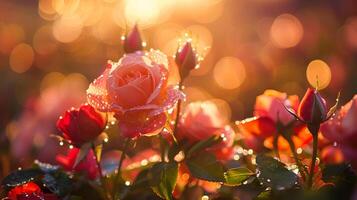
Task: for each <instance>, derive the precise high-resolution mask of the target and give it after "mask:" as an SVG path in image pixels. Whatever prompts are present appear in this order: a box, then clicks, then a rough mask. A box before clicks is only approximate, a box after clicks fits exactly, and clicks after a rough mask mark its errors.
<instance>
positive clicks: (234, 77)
mask: <svg viewBox="0 0 357 200" xmlns="http://www.w3.org/2000/svg"><path fill="white" fill-rule="evenodd" d="M213 77H214V80H215V81H216V83H217V84H218V85H219V86H220V87H222V88H224V89H228V90H231V89H236V88H238V87H239V86H240V85H241V84H242V83H243V81H244V80H245V78H246V71H245V67H244V64H243V63H242V62H241V61H240V60H239V59H238V58H235V57H224V58H221V59H220V60H219V61H218V62H217V63H216V65H215V66H214V69H213Z"/></svg>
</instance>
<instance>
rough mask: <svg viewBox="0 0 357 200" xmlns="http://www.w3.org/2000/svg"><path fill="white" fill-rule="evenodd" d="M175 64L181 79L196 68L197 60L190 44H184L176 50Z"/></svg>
mask: <svg viewBox="0 0 357 200" xmlns="http://www.w3.org/2000/svg"><path fill="white" fill-rule="evenodd" d="M175 62H176V65H177V66H178V67H179V71H180V74H181V76H182V77H186V76H187V75H188V73H189V72H190V71H191V70H192V69H194V68H195V67H196V66H197V63H198V59H197V55H196V53H195V51H194V50H193V48H192V45H191V42H186V43H185V44H184V45H183V46H182V47H181V48H179V49H178V51H177V52H176V56H175Z"/></svg>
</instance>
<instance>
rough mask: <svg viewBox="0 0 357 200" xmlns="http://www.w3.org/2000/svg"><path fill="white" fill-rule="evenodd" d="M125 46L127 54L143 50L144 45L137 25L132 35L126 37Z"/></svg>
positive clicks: (131, 32)
mask: <svg viewBox="0 0 357 200" xmlns="http://www.w3.org/2000/svg"><path fill="white" fill-rule="evenodd" d="M123 46H124V52H125V53H133V52H136V51H140V50H143V44H142V40H141V36H140V32H139V29H138V26H137V25H135V26H134V27H133V29H132V30H131V31H130V33H129V34H127V35H126V37H125V39H124V44H123Z"/></svg>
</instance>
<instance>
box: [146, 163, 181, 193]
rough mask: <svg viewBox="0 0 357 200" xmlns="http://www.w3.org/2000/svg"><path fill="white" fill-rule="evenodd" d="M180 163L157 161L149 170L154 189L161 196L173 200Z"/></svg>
mask: <svg viewBox="0 0 357 200" xmlns="http://www.w3.org/2000/svg"><path fill="white" fill-rule="evenodd" d="M177 175H178V163H176V162H170V163H164V162H161V163H157V164H155V165H153V166H152V168H151V169H150V171H149V174H148V176H149V178H150V185H151V188H152V190H153V191H154V192H155V193H156V194H157V195H158V196H159V197H161V198H163V199H168V200H172V199H173V196H172V192H173V190H174V188H175V185H176V180H177Z"/></svg>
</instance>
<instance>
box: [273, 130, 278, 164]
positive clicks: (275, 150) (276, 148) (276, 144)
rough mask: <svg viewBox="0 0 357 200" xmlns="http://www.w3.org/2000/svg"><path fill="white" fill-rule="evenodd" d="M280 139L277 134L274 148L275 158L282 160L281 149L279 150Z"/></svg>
mask: <svg viewBox="0 0 357 200" xmlns="http://www.w3.org/2000/svg"><path fill="white" fill-rule="evenodd" d="M278 139H279V135H278V134H276V135H275V136H274V140H273V148H274V153H275V156H276V157H277V158H279V159H280V154H279V148H278Z"/></svg>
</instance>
